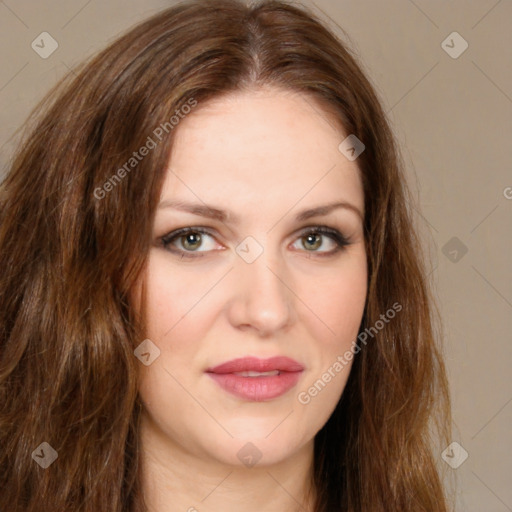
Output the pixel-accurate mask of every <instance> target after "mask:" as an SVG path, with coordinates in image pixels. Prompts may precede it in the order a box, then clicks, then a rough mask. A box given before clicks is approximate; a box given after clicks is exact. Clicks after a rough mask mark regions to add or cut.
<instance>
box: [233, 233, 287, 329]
mask: <svg viewBox="0 0 512 512" xmlns="http://www.w3.org/2000/svg"><path fill="white" fill-rule="evenodd" d="M265 242H266V243H263V242H261V243H260V242H258V241H257V240H256V239H254V238H253V237H247V238H246V239H245V240H244V241H242V242H241V243H240V244H239V246H238V247H237V254H238V258H237V260H236V262H235V272H234V274H235V276H234V279H235V280H236V283H237V284H236V290H237V291H236V297H235V299H234V300H235V303H234V304H233V305H232V306H233V316H232V321H233V322H234V323H237V324H238V325H250V326H252V327H254V328H255V329H257V330H259V331H263V332H272V331H276V330H278V329H282V328H283V327H285V326H287V325H288V324H289V323H290V322H291V320H292V318H293V309H292V308H293V294H292V293H291V292H290V289H289V288H288V286H289V285H288V286H287V284H286V279H287V273H286V266H285V263H284V262H283V261H282V259H281V257H280V253H279V251H278V249H276V248H273V247H271V246H270V243H269V241H268V239H266V240H265Z"/></svg>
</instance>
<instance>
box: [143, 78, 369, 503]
mask: <svg viewBox="0 0 512 512" xmlns="http://www.w3.org/2000/svg"><path fill="white" fill-rule="evenodd" d="M347 135H348V134H344V133H342V131H341V130H340V129H338V128H337V127H336V125H335V123H333V122H332V121H330V120H329V118H328V117H327V114H326V113H325V112H324V111H323V110H322V109H321V107H320V106H319V105H318V104H317V103H316V102H315V101H314V100H313V99H311V98H310V97H307V96H304V95H300V94H297V93H294V92H290V91H283V90H280V89H274V88H265V89H259V90H251V91H246V92H242V93H236V94H230V95H228V96H224V97H221V98H217V99H215V100H212V101H210V102H208V103H207V104H205V105H199V106H198V107H197V108H196V109H195V110H194V111H193V113H192V114H190V115H189V116H187V117H186V118H185V119H183V120H181V121H180V124H179V126H178V127H177V133H176V140H175V145H174V147H173V152H172V155H171V163H170V165H169V169H168V173H167V178H166V181H165V183H164V186H163V190H162V193H161V202H162V203H161V207H160V208H159V209H158V211H157V213H156V217H155V223H154V232H153V237H154V246H153V248H152V249H151V251H150V255H149V260H148V266H147V269H146V274H145V276H144V279H145V284H146V286H147V311H146V314H147V319H148V323H147V338H149V339H150V340H151V341H152V342H153V343H154V344H155V345H156V346H157V347H158V348H159V350H160V356H159V357H158V358H157V359H155V360H154V362H153V363H152V364H150V365H149V366H147V367H146V366H143V365H141V368H142V384H141V388H140V396H141V399H142V402H143V405H144V412H143V418H142V425H141V442H142V459H143V462H142V466H143V489H144V493H145V497H146V502H147V504H148V507H149V510H150V511H151V512H174V511H189V512H193V511H194V510H198V511H201V512H203V511H218V510H222V511H224V512H230V511H235V510H236V511H239V510H240V509H241V508H240V507H242V509H243V510H244V511H245V512H252V511H258V512H259V511H261V510H265V511H268V512H273V511H279V512H283V511H295V510H302V511H304V510H312V508H311V507H312V502H313V496H314V489H311V494H310V495H307V490H308V489H309V486H308V482H309V479H310V477H311V474H312V463H313V441H314V436H315V434H316V433H317V432H318V431H319V430H320V429H321V428H322V426H323V425H324V424H325V423H326V421H327V420H328V418H329V416H330V415H331V413H332V411H333V410H334V408H335V406H336V403H337V402H338V400H339V398H340V396H341V394H342V392H343V389H344V387H345V384H346V381H347V378H348V375H349V372H350V366H351V364H349V365H347V366H345V367H344V368H343V370H342V371H340V372H338V373H336V376H335V377H334V378H332V379H331V381H330V382H329V383H328V384H327V385H326V386H325V387H324V388H323V389H322V391H321V392H319V393H318V394H317V396H315V397H312V398H311V401H310V402H309V403H308V404H302V403H300V402H299V400H298V395H299V393H300V392H303V391H307V390H308V388H309V387H310V386H311V385H312V384H313V383H314V382H315V381H317V380H318V379H319V378H320V377H321V376H322V374H324V373H325V372H326V370H327V369H328V368H329V367H332V365H333V363H334V362H335V361H336V359H337V357H338V356H339V355H342V354H343V353H344V352H345V351H346V350H349V349H350V348H351V344H352V342H353V341H354V340H355V339H356V337H357V334H358V328H359V326H360V322H361V319H362V315H363V311H364V305H365V300H366V293H367V263H366V252H365V244H364V236H363V220H362V217H363V216H364V195H363V188H362V182H361V179H360V171H359V169H358V167H357V161H354V162H351V161H349V160H348V159H346V158H345V157H344V156H343V155H342V154H341V153H340V151H339V150H338V145H339V144H340V142H341V141H342V140H343V139H344V138H345V137H346V136H347ZM178 200H179V201H183V202H193V203H199V204H201V205H204V204H207V205H210V206H213V207H215V208H217V209H222V210H225V211H229V212H230V214H229V215H232V216H233V217H235V216H236V217H238V222H234V221H233V222H232V218H231V217H228V219H226V220H224V221H221V220H216V219H211V218H206V217H203V216H201V215H197V214H193V213H189V212H185V211H180V210H178V209H175V208H171V207H165V202H169V201H178ZM334 202H346V203H350V204H352V205H353V206H354V207H355V208H356V209H358V210H359V212H360V214H361V216H360V215H358V214H357V213H356V212H355V211H353V210H351V209H349V208H337V209H334V210H332V211H331V212H330V213H328V214H326V215H318V216H315V217H313V218H310V219H308V220H305V221H301V222H299V221H297V220H296V215H297V214H298V213H299V212H301V211H303V210H306V209H310V208H313V207H317V206H322V205H326V204H329V203H334ZM309 226H328V227H330V228H333V229H336V230H338V231H340V232H341V233H343V235H345V237H346V238H348V239H349V241H350V245H348V246H346V247H344V248H342V249H341V250H340V251H339V252H335V253H332V252H333V250H334V249H335V248H336V242H335V241H334V240H332V239H331V238H329V236H327V235H317V236H315V235H313V237H312V239H311V238H310V239H308V238H307V237H305V236H303V234H302V231H304V228H305V227H309ZM183 227H204V228H208V229H209V230H210V232H211V233H212V236H209V235H202V242H199V243H197V239H195V240H196V242H195V243H194V239H193V238H192V242H193V243H192V245H190V244H189V245H185V246H184V245H183V244H186V243H187V240H186V239H185V240H184V239H183V238H180V237H179V236H178V237H176V238H174V240H173V242H172V243H171V244H169V246H168V247H167V248H166V247H164V246H163V244H162V242H161V240H160V239H161V237H162V236H165V235H167V234H168V233H170V232H172V231H175V230H177V229H179V228H183ZM247 236H251V237H253V238H254V239H255V240H257V242H258V243H259V244H260V246H261V248H262V249H263V252H262V254H261V255H259V257H258V258H256V259H255V261H253V262H252V263H247V262H246V261H245V260H244V259H243V258H242V257H241V256H240V255H239V253H237V251H236V248H237V246H238V245H239V244H240V243H241V242H242V241H244V239H245V238H246V237H247ZM308 240H309V242H308ZM189 242H190V237H189ZM304 243H305V244H306V245H304ZM200 244H202V245H200ZM171 247H172V248H173V249H174V250H175V251H178V252H172V251H171V250H170V248H171ZM190 247H192V249H191V250H190ZM247 247H248V248H249V252H248V254H251V255H255V254H256V252H255V251H256V247H257V246H255V245H249V246H247ZM187 248H189V252H188V254H191V253H192V256H193V255H194V254H196V255H197V254H200V255H202V257H198V258H192V257H188V258H187V257H185V256H183V255H182V253H183V252H186V249H187ZM194 248H195V249H196V251H195V252H194V251H193V249H194ZM179 251H181V254H180V253H179ZM329 253H331V254H329ZM240 254H242V253H240ZM276 355H285V356H289V357H291V358H293V359H295V360H296V361H298V362H299V363H301V364H302V365H303V366H304V368H305V369H304V372H303V373H302V375H301V378H300V380H299V382H298V384H297V385H296V386H295V387H294V388H293V389H291V390H290V391H288V392H287V393H286V394H284V395H282V396H280V397H278V398H275V399H272V400H268V401H263V402H253V401H249V400H244V399H242V398H238V397H235V396H233V395H231V394H229V393H227V392H226V391H224V390H223V389H222V388H220V387H219V386H218V384H217V383H216V382H215V381H214V380H213V379H211V378H210V377H209V376H208V375H207V374H206V373H205V370H206V369H207V368H208V367H212V366H215V365H218V364H220V363H223V362H225V361H228V360H231V359H234V358H238V357H242V356H256V357H260V358H266V357H272V356H276ZM249 442H250V443H252V444H253V445H254V446H255V447H257V449H258V451H259V452H260V453H261V459H260V460H259V461H258V462H257V464H256V465H254V466H253V467H247V466H246V465H244V464H243V463H242V462H241V460H239V458H238V457H237V452H238V451H239V450H240V449H241V448H242V447H244V445H246V443H249ZM301 507H304V508H301Z"/></svg>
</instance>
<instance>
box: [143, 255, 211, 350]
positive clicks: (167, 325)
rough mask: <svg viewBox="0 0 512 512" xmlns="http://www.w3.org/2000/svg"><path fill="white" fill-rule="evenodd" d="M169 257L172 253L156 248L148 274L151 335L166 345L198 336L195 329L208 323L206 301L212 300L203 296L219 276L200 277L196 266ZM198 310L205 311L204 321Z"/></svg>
mask: <svg viewBox="0 0 512 512" xmlns="http://www.w3.org/2000/svg"><path fill="white" fill-rule="evenodd" d="M167 259H168V255H166V254H165V253H163V252H162V253H160V252H158V253H157V252H156V251H155V253H154V254H152V255H151V256H150V259H149V265H148V272H147V276H146V283H147V288H146V289H147V303H146V305H147V309H146V311H147V334H148V337H150V338H151V336H153V337H154V338H155V340H160V341H161V342H165V345H166V346H167V345H168V344H172V343H173V340H174V339H176V338H180V339H183V336H184V335H186V336H187V337H188V338H189V339H194V332H196V333H197V332H199V331H201V327H202V325H203V324H207V323H208V311H207V308H206V309H205V304H203V303H205V302H208V301H204V300H202V299H203V298H204V297H205V296H206V295H207V292H208V290H209V289H210V288H211V287H212V284H213V283H214V282H215V279H216V276H215V275H212V276H211V277H210V278H209V277H208V272H207V271H206V272H205V275H201V276H200V278H198V273H197V269H195V268H194V267H193V266H192V265H191V266H190V267H189V268H187V266H186V265H183V266H182V267H179V266H176V265H170V264H169V262H168V261H167ZM196 310H201V312H202V317H201V318H202V319H203V320H204V321H203V322H201V321H200V320H199V321H198V317H197V315H195V314H194V313H195V312H196ZM191 318H194V321H193V322H191V320H190V319H191ZM184 333H187V334H184ZM181 345H183V344H181Z"/></svg>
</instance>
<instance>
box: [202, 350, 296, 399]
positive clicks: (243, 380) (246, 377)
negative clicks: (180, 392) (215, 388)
mask: <svg viewBox="0 0 512 512" xmlns="http://www.w3.org/2000/svg"><path fill="white" fill-rule="evenodd" d="M303 371H304V367H303V366H302V365H301V364H300V363H298V362H297V361H294V360H293V359H290V358H289V357H284V356H278V357H271V358H269V359H259V358H257V357H241V358H238V359H233V360H231V361H227V362H225V363H222V364H220V365H218V366H215V367H213V368H208V369H207V370H206V373H207V374H208V375H209V376H210V377H211V378H212V379H213V380H214V381H215V382H217V384H218V385H219V386H220V387H221V388H223V389H224V390H225V391H227V392H229V393H231V394H233V395H235V396H237V397H239V398H243V399H245V400H250V401H253V402H264V401H266V400H272V399H273V398H277V397H278V396H281V395H284V394H285V393H286V392H287V391H289V390H290V389H291V388H293V387H294V386H295V385H296V384H297V382H298V380H299V379H300V376H301V374H302V372H303Z"/></svg>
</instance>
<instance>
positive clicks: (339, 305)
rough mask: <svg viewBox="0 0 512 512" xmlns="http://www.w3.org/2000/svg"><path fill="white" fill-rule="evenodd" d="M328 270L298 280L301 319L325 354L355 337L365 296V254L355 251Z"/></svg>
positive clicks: (339, 347)
mask: <svg viewBox="0 0 512 512" xmlns="http://www.w3.org/2000/svg"><path fill="white" fill-rule="evenodd" d="M351 256H352V257H351V258H350V259H347V260H346V261H345V262H343V264H342V266H341V268H340V269H337V270H336V271H333V269H332V268H331V269H330V270H328V271H325V272H317V273H316V274H315V275H313V276H308V278H307V279H306V278H305V276H304V277H301V278H300V279H299V281H298V282H299V283H300V286H299V287H298V296H299V297H301V299H302V298H303V297H304V299H303V302H304V303H305V305H306V306H307V307H306V308H304V310H303V311H304V314H305V315H307V321H306V320H304V321H305V322H306V323H307V325H308V326H309V329H310V331H311V334H312V338H313V339H315V340H318V341H319V342H321V343H322V345H323V346H324V348H325V350H326V351H327V353H329V354H332V353H333V351H336V350H341V349H344V350H345V347H348V346H350V344H351V342H352V341H354V340H355V339H356V337H357V334H358V329H359V326H360V323H361V320H362V316H363V312H364V306H365V303H366V295H367V267H366V259H365V254H364V252H362V251H358V253H357V254H353V255H351Z"/></svg>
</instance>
